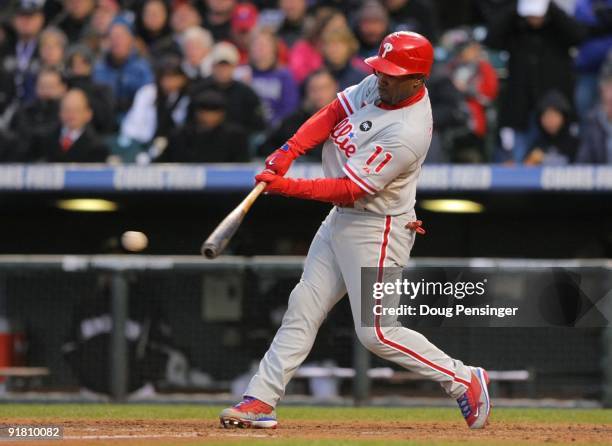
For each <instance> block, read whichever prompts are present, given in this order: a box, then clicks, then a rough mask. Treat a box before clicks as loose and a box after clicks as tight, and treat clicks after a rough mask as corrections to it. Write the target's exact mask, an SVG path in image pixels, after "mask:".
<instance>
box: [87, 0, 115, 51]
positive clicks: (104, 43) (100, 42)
mask: <svg viewBox="0 0 612 446" xmlns="http://www.w3.org/2000/svg"><path fill="white" fill-rule="evenodd" d="M119 12H120V9H119V4H118V3H117V0H98V6H97V7H96V9H95V10H94V13H93V15H92V17H91V23H90V25H91V26H90V32H89V33H88V34H87V36H86V38H85V40H84V41H83V43H85V44H87V45H88V46H89V47H90V48H92V49H93V50H94V52H95V53H96V54H99V53H101V52H103V51H106V50H107V49H108V30H109V29H110V27H111V25H112V23H113V21H114V20H115V18H116V17H117V16H118V15H119Z"/></svg>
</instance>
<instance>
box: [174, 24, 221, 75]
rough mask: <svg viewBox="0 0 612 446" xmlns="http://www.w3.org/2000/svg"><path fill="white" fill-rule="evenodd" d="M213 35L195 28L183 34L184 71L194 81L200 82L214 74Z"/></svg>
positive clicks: (197, 27) (202, 29)
mask: <svg viewBox="0 0 612 446" xmlns="http://www.w3.org/2000/svg"><path fill="white" fill-rule="evenodd" d="M213 44H214V42H213V38H212V34H210V32H208V31H207V30H205V29H204V28H200V27H199V26H194V27H192V28H189V29H188V30H187V31H185V33H184V34H183V40H182V43H181V45H182V48H183V55H184V58H183V64H182V67H183V71H184V72H185V74H186V75H187V77H189V79H192V80H198V79H202V78H205V77H207V76H210V73H211V72H212V57H211V52H212V48H213Z"/></svg>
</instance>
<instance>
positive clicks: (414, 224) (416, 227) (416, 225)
mask: <svg viewBox="0 0 612 446" xmlns="http://www.w3.org/2000/svg"><path fill="white" fill-rule="evenodd" d="M422 226H423V222H422V221H421V220H416V221H411V222H410V223H408V224H407V225H406V226H404V227H405V228H406V229H410V230H412V231H414V232H416V233H417V234H421V235H425V234H426V233H427V232H426V231H425V228H422Z"/></svg>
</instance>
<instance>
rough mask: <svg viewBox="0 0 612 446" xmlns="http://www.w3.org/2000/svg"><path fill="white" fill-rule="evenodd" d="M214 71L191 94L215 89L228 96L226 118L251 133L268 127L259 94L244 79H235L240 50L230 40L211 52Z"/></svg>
mask: <svg viewBox="0 0 612 446" xmlns="http://www.w3.org/2000/svg"><path fill="white" fill-rule="evenodd" d="M211 57H212V62H213V69H212V74H211V75H210V76H209V77H207V78H206V79H203V80H201V81H199V82H195V83H194V85H193V87H192V92H191V96H192V97H193V96H196V95H197V94H198V93H200V92H204V91H209V90H214V91H218V92H221V93H222V94H223V95H224V97H225V104H226V105H225V110H226V117H227V121H228V122H230V123H233V124H237V125H240V126H241V127H242V128H244V129H245V130H246V131H247V133H248V134H250V135H251V134H253V133H256V132H261V131H263V130H264V128H265V121H264V116H263V109H262V106H261V102H260V100H259V97H258V96H257V94H256V93H255V92H254V91H253V90H252V89H251V87H249V86H248V85H246V84H245V83H243V82H240V81H237V80H235V79H234V71H235V70H236V66H237V64H238V58H239V55H238V50H237V49H236V47H235V46H234V45H232V44H231V43H228V42H220V43H217V44H216V45H215V46H214V47H213V52H212V56H211Z"/></svg>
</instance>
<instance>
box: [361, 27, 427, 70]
mask: <svg viewBox="0 0 612 446" xmlns="http://www.w3.org/2000/svg"><path fill="white" fill-rule="evenodd" d="M433 58H434V50H433V47H432V46H431V43H430V42H429V40H427V38H426V37H423V36H422V35H420V34H417V33H413V32H409V31H399V32H396V33H391V34H389V35H388V36H387V37H385V38H384V39H383V41H382V42H381V44H380V48H379V49H378V56H373V57H368V58H367V59H366V60H365V63H367V64H368V65H369V66H371V67H372V68H374V69H375V70H376V71H380V72H381V73H384V74H388V75H389V76H405V75H407V74H424V75H425V76H429V72H430V71H431V65H432V64H433Z"/></svg>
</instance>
